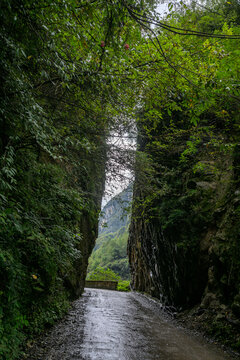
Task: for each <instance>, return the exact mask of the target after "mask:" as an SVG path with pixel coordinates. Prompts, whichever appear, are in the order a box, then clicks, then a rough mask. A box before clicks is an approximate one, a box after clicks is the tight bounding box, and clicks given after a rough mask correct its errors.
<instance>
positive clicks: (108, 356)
mask: <svg viewBox="0 0 240 360" xmlns="http://www.w3.org/2000/svg"><path fill="white" fill-rule="evenodd" d="M28 359H39V360H40V359H41V360H43V359H44V360H77V359H78V360H81V359H82V360H228V359H231V357H229V356H228V355H227V354H225V353H224V352H221V351H220V350H218V349H217V348H215V347H214V346H213V345H210V344H206V343H205V342H203V341H202V340H200V339H198V338H196V337H194V336H191V335H189V334H188V333H186V332H185V331H184V330H183V329H179V328H177V327H176V325H174V324H173V323H172V322H171V321H170V320H168V319H167V317H166V316H165V315H164V314H163V313H162V311H161V310H160V309H159V305H158V304H156V303H155V302H153V301H151V300H149V299H147V298H145V297H143V296H141V295H138V294H134V293H119V292H116V291H109V290H98V289H87V290H86V291H85V293H84V295H83V297H82V298H80V299H79V300H77V301H76V302H75V303H74V306H73V309H72V310H71V311H70V312H69V314H68V316H67V317H66V318H65V319H64V321H62V322H61V323H60V324H57V325H56V326H55V327H54V328H53V330H52V331H51V333H50V335H49V336H48V337H47V338H45V339H44V340H42V341H41V342H40V344H38V346H37V347H36V348H34V349H32V351H31V354H30V356H29V357H28Z"/></svg>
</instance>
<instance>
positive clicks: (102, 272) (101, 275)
mask: <svg viewBox="0 0 240 360" xmlns="http://www.w3.org/2000/svg"><path fill="white" fill-rule="evenodd" d="M87 280H96V281H98V280H99V281H101V280H102V281H104V280H105V281H111V280H112V281H118V280H120V276H119V275H117V274H115V272H114V271H112V270H111V269H104V268H102V267H100V266H99V267H97V268H96V269H95V270H93V271H91V272H90V273H89V274H88V275H87Z"/></svg>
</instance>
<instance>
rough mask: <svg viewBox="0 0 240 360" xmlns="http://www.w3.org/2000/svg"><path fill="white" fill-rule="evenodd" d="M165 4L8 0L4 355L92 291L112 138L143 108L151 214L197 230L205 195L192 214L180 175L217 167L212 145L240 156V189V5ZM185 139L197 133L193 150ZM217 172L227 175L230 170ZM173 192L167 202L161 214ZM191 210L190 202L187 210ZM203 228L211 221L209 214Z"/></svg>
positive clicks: (2, 36) (1, 57) (3, 49)
mask: <svg viewBox="0 0 240 360" xmlns="http://www.w3.org/2000/svg"><path fill="white" fill-rule="evenodd" d="M152 3H154V1H138V0H136V1H134V0H129V1H127V2H125V1H116V2H115V3H112V2H109V1H102V0H96V1H86V2H84V1H79V0H72V1H66V0H59V1H51V0H40V1H38V2H37V1H35V0H2V1H1V4H0V69H1V72H0V83H1V89H0V99H1V100H0V112H1V118H0V128H1V132H0V242H1V243H0V244H1V247H0V273H1V282H0V356H1V357H2V358H4V359H14V358H16V357H17V355H18V353H19V348H20V346H21V345H22V344H23V343H24V338H25V337H26V336H30V334H32V333H33V332H35V333H39V332H40V331H41V330H42V329H43V328H44V326H45V325H46V324H52V323H53V322H54V321H55V320H56V319H57V318H58V317H59V316H61V315H62V314H63V312H64V311H65V310H66V309H67V307H68V305H69V298H70V297H73V296H77V295H79V294H80V292H81V289H82V286H83V285H82V284H80V280H79V279H82V280H83V279H84V277H85V272H86V266H87V258H88V256H89V254H90V252H91V250H92V247H93V245H94V239H95V237H96V233H97V228H96V227H97V218H98V213H99V206H100V202H101V196H102V192H103V182H104V170H105V159H106V151H107V147H106V142H105V139H106V137H107V136H108V134H109V133H110V132H113V133H115V134H116V132H118V136H119V135H121V133H126V131H127V130H129V127H130V126H131V123H132V119H133V117H134V116H135V114H136V112H137V118H138V121H139V126H138V127H139V134H140V135H141V136H142V137H143V139H147V140H150V141H148V145H147V149H146V151H145V153H141V154H139V156H138V159H137V164H136V168H137V172H138V173H139V174H140V173H141V172H142V174H143V177H142V179H143V181H142V190H141V191H143V193H144V194H145V195H146V196H144V197H143V198H141V201H142V202H143V208H142V209H141V216H143V215H144V214H148V216H149V217H154V216H156V214H157V216H159V215H161V216H163V219H164V224H163V225H164V226H165V227H166V228H168V227H171V226H172V227H174V226H176V224H177V222H178V221H180V220H182V219H184V221H185V223H186V224H185V226H186V227H187V228H188V227H189V226H190V225H189V221H190V218H188V220H187V215H188V214H189V212H190V211H192V208H193V207H194V209H195V214H196V213H197V201H196V200H194V197H195V193H194V189H191V190H189V192H188V193H187V197H189V198H191V199H193V202H192V203H191V204H192V205H191V206H192V207H189V204H188V203H186V197H185V195H184V194H183V192H182V187H181V184H180V183H179V182H175V181H171V180H172V179H173V177H172V174H173V173H174V179H175V178H179V177H180V176H181V175H182V174H183V169H185V168H186V167H187V168H189V169H191V170H190V172H191V176H192V174H193V176H194V174H196V172H199V171H200V172H204V171H210V170H207V169H208V167H206V164H205V163H204V161H202V158H197V157H196V156H195V154H197V153H198V151H199V148H200V147H201V146H204V149H206V156H208V157H209V158H216V157H218V158H219V157H221V156H222V154H226V152H227V154H233V156H234V159H235V160H234V164H233V165H234V180H233V181H234V186H236V187H237V186H238V184H239V165H238V156H239V147H238V146H237V145H236V143H237V142H238V136H239V134H238V133H239V123H238V122H239V113H238V108H239V84H238V78H239V65H240V64H239V61H240V60H239V50H238V46H239V33H240V32H239V24H238V21H239V5H238V2H237V1H231V2H227V3H225V2H223V1H219V2H218V1H217V2H216V4H215V2H214V3H213V7H212V9H210V11H208V10H206V9H205V8H195V9H192V8H191V7H190V8H189V9H186V8H185V7H183V10H182V11H180V10H179V11H178V12H177V13H176V12H174V11H173V9H174V8H172V4H171V3H170V4H169V9H170V10H171V8H172V13H170V14H169V16H168V18H167V19H165V20H162V21H161V20H159V19H158V17H157V16H155V15H154V13H153V11H152V5H153V4H152ZM229 3H230V4H231V5H232V6H231V9H230V8H229ZM216 12H217V14H218V16H216ZM151 22H152V23H154V27H151V26H150V23H151ZM180 28H181V29H184V30H181V31H180V30H178V29H180ZM186 28H188V29H189V28H190V29H191V30H186ZM207 33H208V34H209V33H211V34H213V36H212V35H208V34H207ZM186 34H187V35H188V36H184V35H186ZM160 134H161V137H160ZM180 138H184V139H186V141H185V142H184V144H183V143H182V142H179V139H180ZM173 148H176V149H177V152H176V151H175V150H174V151H172V150H173ZM111 154H113V155H114V156H115V157H118V159H119V162H118V163H116V161H115V162H113V163H111V166H112V164H114V166H115V169H116V170H118V168H119V167H121V166H122V165H123V164H124V161H125V158H124V156H125V155H126V151H124V150H122V149H117V151H116V150H115V151H113V152H112V153H111ZM153 155H154V156H156V157H153ZM226 156H227V155H226ZM160 158H161V162H162V159H167V158H168V161H167V162H165V163H164V161H163V163H162V165H161V168H159V167H157V166H154V165H156V164H157V163H158V160H160ZM130 160H132V157H131V156H130ZM139 160H141V161H139ZM159 162H160V161H159ZM175 165H177V166H175ZM233 165H232V164H230V166H233ZM215 168H216V169H215ZM214 169H215V170H214V171H216V174H218V173H219V172H221V164H220V165H219V167H218V166H217V165H216V167H214ZM211 171H213V170H211ZM115 174H116V172H115ZM159 174H162V175H163V176H161V177H160V176H159ZM112 176H113V177H114V173H113V175H112ZM139 178H140V177H139ZM159 183H161V186H160V187H159V186H158V185H159ZM189 188H190V186H189ZM192 190H193V191H192ZM180 192H181V198H179V197H178V194H179V193H180ZM172 194H173V197H172V200H171V201H170V202H169V201H168V199H169V197H170V195H172ZM161 196H163V200H165V202H164V201H161V206H160V207H159V206H158V204H159V199H160V198H161ZM174 196H175V197H176V201H174V199H175V198H174ZM156 202H157V205H156ZM179 203H181V204H182V203H183V204H185V205H184V206H183V207H180V208H179V207H178V206H177V204H179ZM149 209H150V211H149V212H148V210H149ZM235 210H236V212H235V214H237V216H239V213H240V212H239V209H238V208H237V209H235ZM146 220H147V219H146ZM237 220H238V219H237V218H235V217H234V220H233V222H234V224H237ZM197 221H199V222H200V223H201V222H202V221H203V224H204V222H205V219H203V220H202V218H201V219H200V218H198V220H197ZM201 224H202V223H201ZM237 234H238V228H237V226H236V227H234V232H232V237H231V242H232V243H231V246H229V248H228V252H227V253H226V255H224V254H223V256H226V262H227V257H229V256H232V257H233V263H232V264H226V266H230V268H231V276H233V275H234V274H236V276H235V277H233V278H232V279H231V281H233V279H236V281H235V285H234V286H236V287H238V284H239V278H238V276H239V273H240V272H239V271H238V269H239V245H238V243H237V242H236V238H237ZM192 241H193V242H194V238H193V239H192ZM122 242H124V241H122ZM181 243H182V244H180V246H182V247H183V248H186V247H188V246H189V244H188V243H186V241H184V240H183V241H181ZM109 246H110V245H109ZM121 246H122V245H121ZM121 246H120V250H121ZM223 250H224V247H223ZM221 251H222V250H221ZM236 306H237V305H236ZM239 306H240V305H239Z"/></svg>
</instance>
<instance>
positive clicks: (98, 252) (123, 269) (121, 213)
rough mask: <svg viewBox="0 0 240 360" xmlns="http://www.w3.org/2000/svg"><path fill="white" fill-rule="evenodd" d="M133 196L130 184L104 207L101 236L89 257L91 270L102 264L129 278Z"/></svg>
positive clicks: (100, 222) (101, 219)
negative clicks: (129, 233) (131, 203)
mask: <svg viewBox="0 0 240 360" xmlns="http://www.w3.org/2000/svg"><path fill="white" fill-rule="evenodd" d="M131 197H132V186H129V187H128V188H127V189H125V190H124V191H123V192H122V193H121V194H119V195H117V196H115V197H114V198H113V199H111V200H110V201H109V202H108V203H107V204H106V205H105V207H104V208H103V211H102V216H101V218H100V221H99V237H98V239H97V241H96V245H95V248H94V250H93V253H92V255H91V257H90V259H89V267H88V271H89V272H91V271H93V270H95V269H96V268H97V267H98V266H100V267H103V268H109V269H111V270H113V271H114V272H115V273H117V274H119V275H120V276H121V278H122V279H129V264H128V257H127V240H128V228H129V221H130V216H129V210H128V209H129V206H130V201H131Z"/></svg>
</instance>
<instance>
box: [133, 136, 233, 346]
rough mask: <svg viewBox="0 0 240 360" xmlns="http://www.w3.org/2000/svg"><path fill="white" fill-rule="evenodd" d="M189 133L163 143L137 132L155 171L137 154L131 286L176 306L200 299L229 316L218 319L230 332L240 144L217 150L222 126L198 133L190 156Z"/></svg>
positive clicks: (202, 305)
mask: <svg viewBox="0 0 240 360" xmlns="http://www.w3.org/2000/svg"><path fill="white" fill-rule="evenodd" d="M155 135H158V136H160V137H161V135H163V134H162V133H161V130H160V131H159V133H158V134H156V133H155ZM189 135H190V134H189V133H188V132H185V131H184V134H183V133H182V134H181V136H177V137H175V139H174V141H173V142H172V144H171V145H170V146H169V143H168V144H167V145H168V147H165V150H164V151H161V150H160V151H156V149H155V148H154V146H153V144H152V141H151V140H148V139H147V138H146V137H145V136H143V137H142V138H139V146H140V154H139V157H141V161H142V157H143V155H142V154H143V153H144V154H145V155H144V156H145V161H146V162H147V163H148V166H149V168H151V171H150V170H149V172H148V173H146V170H144V171H143V170H141V168H142V167H141V166H138V159H137V169H138V170H137V176H136V181H135V186H134V195H133V198H134V206H133V216H132V223H131V226H130V236H129V245H128V254H129V261H130V268H131V273H132V287H133V289H135V290H140V291H144V292H147V293H149V294H151V295H152V296H155V297H157V298H159V299H161V301H162V302H163V303H164V304H166V305H171V306H174V307H176V308H178V309H187V308H188V309H189V308H192V307H193V306H195V305H196V304H198V306H199V308H200V309H201V311H205V310H206V311H209V312H212V313H215V315H216V316H218V319H219V318H220V317H221V319H224V321H225V322H224V323H221V325H220V323H219V322H217V323H216V324H217V325H216V326H217V329H218V330H217V331H220V332H222V333H224V331H223V330H222V329H223V328H224V327H225V325H226V324H227V323H229V322H232V323H235V324H238V325H236V326H239V320H238V317H239V315H240V311H239V310H240V303H239V300H240V297H239V291H240V276H239V275H240V256H239V255H240V245H239V233H240V225H239V224H240V222H239V220H240V219H239V215H240V212H239V210H240V190H239V149H238V146H236V147H235V148H234V151H233V152H221V151H220V150H219V149H218V151H216V148H215V149H214V145H213V143H214V144H216V143H217V141H218V139H220V133H219V132H218V131H216V132H215V134H214V139H215V140H214V142H213V141H212V140H211V139H210V138H209V137H208V136H207V135H206V134H205V135H202V136H200V137H198V143H197V145H196V144H195V145H196V148H195V151H194V153H192V154H190V156H188V157H187V158H185V159H184V158H183V156H182V155H181V154H182V153H183V152H184V149H186V147H185V144H186V141H187V140H188V139H189V138H190V137H189ZM224 142H225V143H226V142H227V139H224ZM173 143H174V146H173ZM165 144H166V143H165ZM195 145H194V146H195ZM145 168H146V166H145ZM150 173H151V176H150ZM147 178H150V180H147ZM226 309H227V310H226ZM226 314H228V315H226ZM215 320H216V319H215V318H214V320H213V321H215ZM219 327H220V328H221V330H219ZM235 339H236V338H235Z"/></svg>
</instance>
